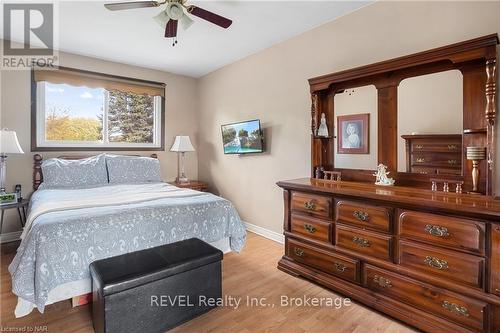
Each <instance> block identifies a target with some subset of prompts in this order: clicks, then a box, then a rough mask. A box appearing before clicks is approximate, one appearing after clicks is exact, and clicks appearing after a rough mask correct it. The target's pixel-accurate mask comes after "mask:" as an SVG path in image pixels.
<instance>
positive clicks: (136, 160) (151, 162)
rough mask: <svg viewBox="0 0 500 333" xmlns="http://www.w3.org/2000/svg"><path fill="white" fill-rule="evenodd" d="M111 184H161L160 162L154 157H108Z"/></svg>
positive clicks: (107, 163)
mask: <svg viewBox="0 0 500 333" xmlns="http://www.w3.org/2000/svg"><path fill="white" fill-rule="evenodd" d="M106 165H107V167H108V177H109V183H110V184H130V183H153V182H155V183H156V182H161V174H160V161H158V159H156V158H152V157H137V156H123V155H106Z"/></svg>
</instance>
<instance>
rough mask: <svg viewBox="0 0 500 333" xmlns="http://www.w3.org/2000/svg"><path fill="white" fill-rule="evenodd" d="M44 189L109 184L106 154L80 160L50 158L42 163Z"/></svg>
mask: <svg viewBox="0 0 500 333" xmlns="http://www.w3.org/2000/svg"><path fill="white" fill-rule="evenodd" d="M42 174H43V184H44V188H60V187H88V186H101V185H106V184H108V174H107V170H106V158H105V155H104V154H101V155H97V156H92V157H89V158H84V159H80V160H65V159H60V158H50V159H48V160H45V161H43V163H42Z"/></svg>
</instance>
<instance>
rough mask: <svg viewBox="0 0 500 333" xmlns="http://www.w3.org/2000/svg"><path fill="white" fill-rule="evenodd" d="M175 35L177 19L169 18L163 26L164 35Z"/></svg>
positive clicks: (169, 36)
mask: <svg viewBox="0 0 500 333" xmlns="http://www.w3.org/2000/svg"><path fill="white" fill-rule="evenodd" d="M176 36H177V20H170V21H168V22H167V26H166V27H165V37H167V38H173V37H176Z"/></svg>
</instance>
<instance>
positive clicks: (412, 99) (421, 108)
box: [398, 14, 500, 172]
mask: <svg viewBox="0 0 500 333" xmlns="http://www.w3.org/2000/svg"><path fill="white" fill-rule="evenodd" d="M499 15H500V14H499ZM463 81H464V78H463V75H462V73H461V72H460V71H459V70H451V71H446V72H441V73H434V74H429V75H422V76H417V77H412V78H408V79H406V80H403V81H401V83H400V84H399V87H398V171H403V172H405V171H406V148H405V140H404V139H403V138H401V135H409V134H461V133H462V130H463V106H464V105H463V95H464V94H463Z"/></svg>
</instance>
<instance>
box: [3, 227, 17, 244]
mask: <svg viewBox="0 0 500 333" xmlns="http://www.w3.org/2000/svg"><path fill="white" fill-rule="evenodd" d="M21 233H22V231H21V230H19V231H14V232H7V233H5V234H0V244H3V243H10V242H15V241H17V240H19V239H20V237H21Z"/></svg>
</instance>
